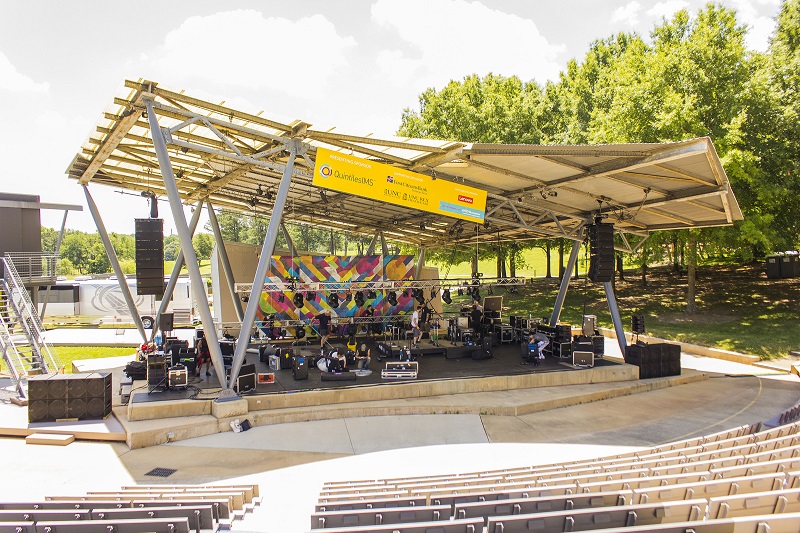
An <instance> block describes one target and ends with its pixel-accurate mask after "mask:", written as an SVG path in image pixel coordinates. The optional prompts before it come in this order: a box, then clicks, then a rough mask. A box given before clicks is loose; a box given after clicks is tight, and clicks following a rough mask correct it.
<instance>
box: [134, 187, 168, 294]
mask: <svg viewBox="0 0 800 533" xmlns="http://www.w3.org/2000/svg"><path fill="white" fill-rule="evenodd" d="M153 202H155V200H153ZM135 242H136V295H137V296H142V295H151V294H152V295H155V296H159V297H160V296H163V295H164V221H163V220H162V219H160V218H137V219H136V237H135Z"/></svg>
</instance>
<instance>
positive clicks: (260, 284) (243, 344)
mask: <svg viewBox="0 0 800 533" xmlns="http://www.w3.org/2000/svg"><path fill="white" fill-rule="evenodd" d="M287 145H288V146H287V148H288V149H289V161H288V162H287V163H286V168H285V169H284V171H283V178H282V179H281V183H280V185H279V186H278V194H277V195H276V197H275V205H274V206H273V208H272V216H270V218H269V225H268V226H267V234H266V235H265V236H264V245H263V246H262V248H261V256H260V257H259V258H258V266H257V267H256V275H255V278H254V279H253V288H252V290H251V291H250V299H249V300H248V301H247V309H246V310H245V312H244V319H243V320H242V329H241V330H240V331H239V340H238V342H237V343H236V350H235V352H234V354H233V366H232V367H231V379H230V383H231V384H232V383H235V382H236V378H238V377H239V370H240V369H241V368H242V362H244V356H245V354H246V353H247V345H248V344H249V343H250V331H251V330H252V328H253V324H254V323H255V320H256V311H258V303H259V300H260V299H261V292H262V291H263V289H264V280H265V279H266V278H267V270H268V269H269V264H270V261H272V253H273V252H274V251H275V241H277V240H278V230H279V229H280V226H281V221H282V219H283V208H284V207H285V206H286V199H287V198H288V197H289V185H291V183H292V169H293V168H294V160H295V157H297V155H298V154H301V155H302V151H303V148H304V147H303V145H302V144H301V142H300V141H299V140H297V139H290V140H289V141H288V143H287Z"/></svg>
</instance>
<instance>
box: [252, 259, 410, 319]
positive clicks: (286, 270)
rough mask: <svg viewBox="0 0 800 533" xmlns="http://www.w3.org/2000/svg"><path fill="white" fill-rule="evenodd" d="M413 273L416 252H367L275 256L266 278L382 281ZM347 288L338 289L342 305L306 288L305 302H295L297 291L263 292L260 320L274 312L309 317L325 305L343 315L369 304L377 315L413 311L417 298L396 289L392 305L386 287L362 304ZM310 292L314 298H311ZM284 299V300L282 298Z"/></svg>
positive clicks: (288, 316) (280, 315) (358, 313)
mask: <svg viewBox="0 0 800 533" xmlns="http://www.w3.org/2000/svg"><path fill="white" fill-rule="evenodd" d="M413 275H414V256H413V255H392V256H382V255H367V256H358V257H356V256H336V255H325V256H321V255H313V256H295V257H292V256H276V257H273V258H272V263H271V265H270V270H269V271H268V272H267V282H272V283H278V284H280V283H284V284H285V283H286V282H287V280H288V279H289V278H292V277H296V278H299V279H300V281H301V282H304V283H314V282H323V281H383V280H396V281H400V280H407V279H411V278H413ZM347 293H348V291H338V292H337V295H338V296H339V302H340V303H339V306H338V307H335V308H332V307H330V305H329V304H328V301H327V297H328V293H327V292H326V293H322V292H315V293H313V294H312V293H307V292H303V293H302V294H303V306H302V307H299V308H298V307H297V306H296V305H295V304H294V303H293V301H292V300H293V297H294V293H293V292H291V291H285V292H269V293H262V294H261V300H260V301H259V312H258V314H257V317H256V319H257V320H264V319H265V318H266V317H268V316H270V315H274V318H275V320H298V319H300V320H307V319H311V318H313V317H314V316H316V315H318V314H320V313H321V312H323V311H324V310H325V309H331V312H332V313H335V315H336V316H338V317H340V318H348V317H351V316H362V315H363V314H364V311H365V309H366V308H367V306H368V305H372V307H374V308H375V316H376V317H378V316H385V315H396V314H402V313H411V312H412V311H413V309H414V301H415V300H414V298H413V296H411V294H409V295H407V296H404V295H403V292H402V291H397V305H390V304H389V302H388V301H387V300H386V294H385V293H384V292H383V291H376V293H377V297H376V298H375V299H372V300H370V299H365V302H364V305H363V306H362V307H359V306H358V305H356V302H355V293H354V292H351V296H353V297H352V298H350V301H347ZM309 296H310V297H311V298H309ZM281 300H283V301H281Z"/></svg>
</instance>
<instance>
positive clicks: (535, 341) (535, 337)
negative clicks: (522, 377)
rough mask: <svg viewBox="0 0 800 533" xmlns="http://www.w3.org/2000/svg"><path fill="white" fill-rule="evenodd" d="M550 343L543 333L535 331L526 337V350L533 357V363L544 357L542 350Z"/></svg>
mask: <svg viewBox="0 0 800 533" xmlns="http://www.w3.org/2000/svg"><path fill="white" fill-rule="evenodd" d="M548 344H550V339H548V338H547V336H546V335H545V334H544V333H538V332H537V333H535V334H532V335H531V336H530V338H529V339H528V351H529V353H530V355H531V357H532V358H533V364H535V365H538V364H539V361H540V360H542V359H544V353H543V350H544V349H545V348H546V347H547V345H548Z"/></svg>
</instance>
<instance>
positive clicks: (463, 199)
mask: <svg viewBox="0 0 800 533" xmlns="http://www.w3.org/2000/svg"><path fill="white" fill-rule="evenodd" d="M458 201H459V202H464V203H465V204H471V203H472V202H473V199H472V197H471V196H462V195H460V194H459V195H458Z"/></svg>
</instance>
